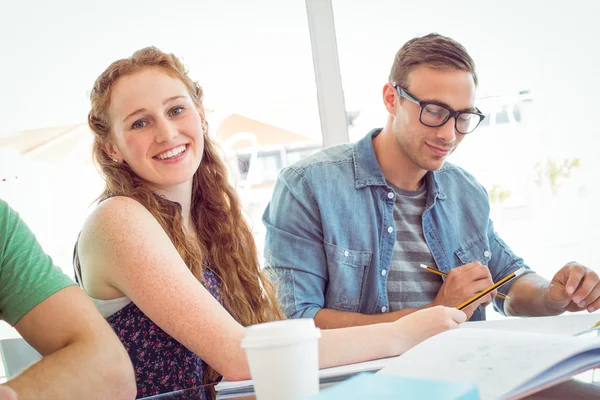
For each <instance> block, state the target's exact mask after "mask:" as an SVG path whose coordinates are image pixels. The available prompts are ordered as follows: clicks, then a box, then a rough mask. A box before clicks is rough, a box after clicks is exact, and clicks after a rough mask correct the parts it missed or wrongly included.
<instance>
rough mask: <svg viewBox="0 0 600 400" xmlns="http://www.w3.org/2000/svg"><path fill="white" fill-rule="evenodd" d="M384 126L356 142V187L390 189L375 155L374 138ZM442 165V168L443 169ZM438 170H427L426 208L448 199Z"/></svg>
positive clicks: (353, 150)
mask: <svg viewBox="0 0 600 400" xmlns="http://www.w3.org/2000/svg"><path fill="white" fill-rule="evenodd" d="M381 131H382V128H375V129H373V130H372V131H370V132H369V133H368V134H367V135H365V137H363V138H362V139H361V140H359V141H358V142H356V144H355V145H354V147H353V149H352V159H353V161H354V188H355V189H356V190H359V189H362V188H364V187H366V186H383V187H385V188H388V189H389V185H388V184H387V181H386V179H385V176H384V175H383V171H382V170H381V166H380V165H379V162H378V161H377V157H375V150H374V149H373V139H375V137H376V136H377V135H379V134H380V133H381ZM443 169H444V167H442V169H441V170H443ZM437 174H438V172H433V171H427V173H426V174H425V185H426V186H427V204H426V206H425V209H429V208H431V207H433V204H434V203H435V201H436V199H440V200H444V199H446V194H445V193H444V192H443V190H442V188H441V187H440V185H439V184H438V181H437V178H436V175H437Z"/></svg>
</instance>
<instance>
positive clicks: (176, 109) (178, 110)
mask: <svg viewBox="0 0 600 400" xmlns="http://www.w3.org/2000/svg"><path fill="white" fill-rule="evenodd" d="M182 112H183V107H181V106H180V107H174V108H173V109H172V110H171V115H179V114H181V113H182Z"/></svg>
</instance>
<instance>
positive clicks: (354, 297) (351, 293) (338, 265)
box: [324, 242, 373, 312]
mask: <svg viewBox="0 0 600 400" xmlns="http://www.w3.org/2000/svg"><path fill="white" fill-rule="evenodd" d="M324 244H325V254H326V256H327V266H328V268H327V270H328V273H329V281H328V285H327V289H326V294H325V307H326V308H333V309H336V310H342V311H355V312H356V311H358V309H359V307H360V304H361V300H362V295H363V293H364V288H365V285H366V279H365V278H366V277H365V273H366V271H367V269H368V267H369V265H370V264H371V258H372V255H373V253H372V252H370V251H362V250H352V249H348V248H345V247H341V246H336V245H334V244H331V243H327V242H324Z"/></svg>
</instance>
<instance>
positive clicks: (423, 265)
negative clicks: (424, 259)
mask: <svg viewBox="0 0 600 400" xmlns="http://www.w3.org/2000/svg"><path fill="white" fill-rule="evenodd" d="M419 267H421V268H427V265H425V264H419Z"/></svg>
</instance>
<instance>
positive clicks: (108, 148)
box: [100, 142, 121, 162]
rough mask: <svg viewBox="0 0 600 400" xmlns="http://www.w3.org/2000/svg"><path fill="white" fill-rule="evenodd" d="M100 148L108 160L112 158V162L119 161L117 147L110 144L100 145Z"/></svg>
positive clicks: (119, 155)
mask: <svg viewBox="0 0 600 400" xmlns="http://www.w3.org/2000/svg"><path fill="white" fill-rule="evenodd" d="M100 147H102V150H104V153H105V154H106V155H107V156H108V157H109V158H112V159H113V161H117V162H118V161H120V160H121V154H120V153H119V149H117V146H115V145H114V144H113V143H112V142H107V143H102V144H101V145H100Z"/></svg>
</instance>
